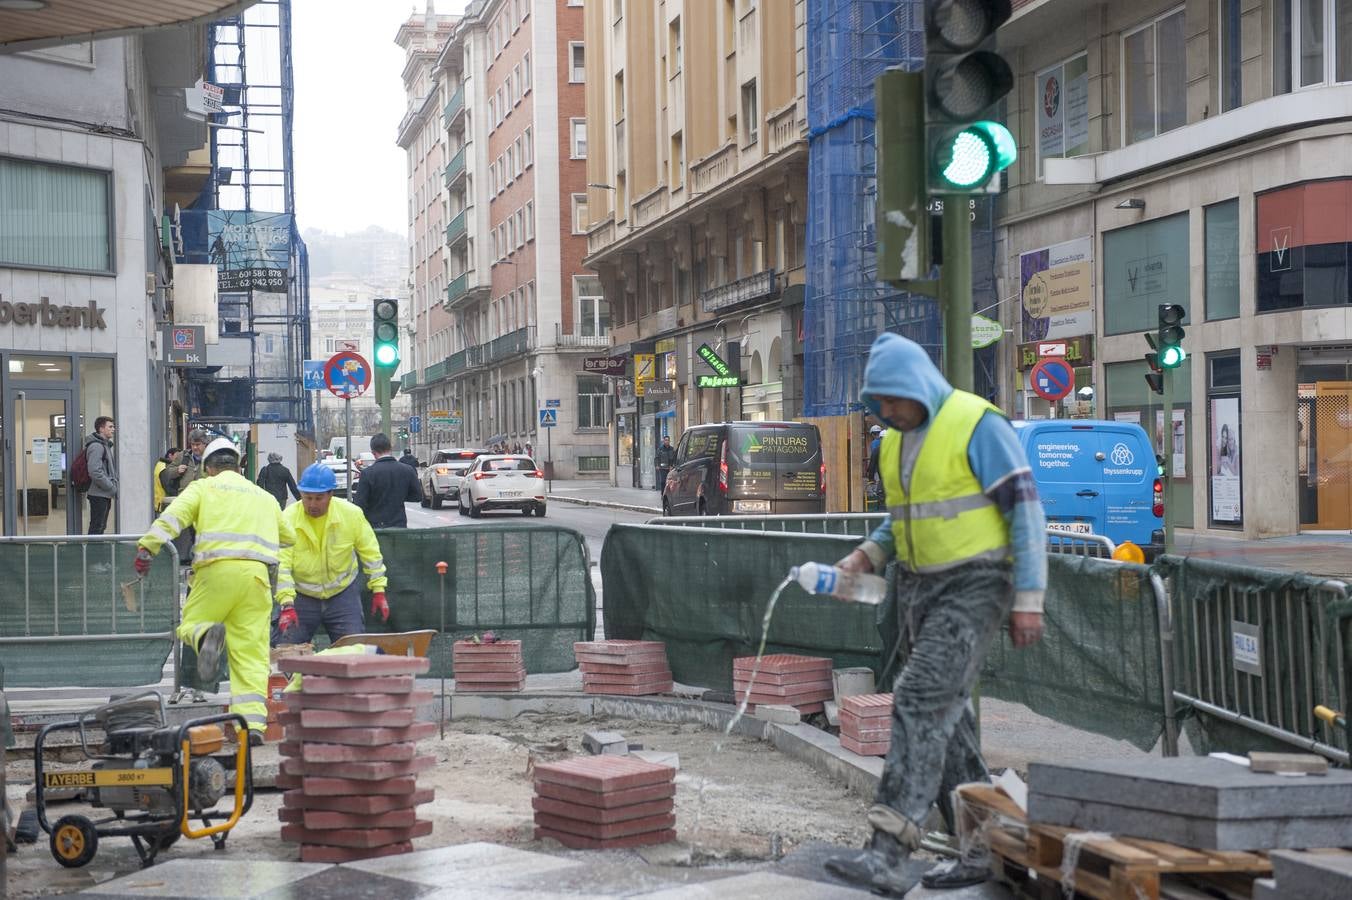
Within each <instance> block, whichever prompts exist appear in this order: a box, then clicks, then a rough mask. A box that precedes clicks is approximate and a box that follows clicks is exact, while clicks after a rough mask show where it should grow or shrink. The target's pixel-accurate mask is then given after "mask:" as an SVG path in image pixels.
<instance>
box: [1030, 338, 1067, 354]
mask: <svg viewBox="0 0 1352 900" xmlns="http://www.w3.org/2000/svg"><path fill="white" fill-rule="evenodd" d="M1037 355H1038V356H1065V355H1066V342H1065V341H1039V342H1038V345H1037Z"/></svg>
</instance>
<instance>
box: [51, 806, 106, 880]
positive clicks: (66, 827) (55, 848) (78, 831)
mask: <svg viewBox="0 0 1352 900" xmlns="http://www.w3.org/2000/svg"><path fill="white" fill-rule="evenodd" d="M51 848H52V856H53V857H54V858H55V859H56V861H57V862H59V863H61V865H63V866H65V867H66V868H67V869H78V868H80V867H81V866H83V865H85V864H86V863H88V862H89V861H90V860H91V859H93V858H94V854H95V853H97V852H98V850H99V834H98V832H97V831H95V830H94V823H93V822H91V821H89V820H88V819H86V818H85V817H84V816H62V817H61V818H59V819H57V820H56V824H55V825H53V826H52V838H51Z"/></svg>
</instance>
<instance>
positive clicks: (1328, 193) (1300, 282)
mask: <svg viewBox="0 0 1352 900" xmlns="http://www.w3.org/2000/svg"><path fill="white" fill-rule="evenodd" d="M1349 203H1352V180H1348V179H1340V180H1335V181H1323V182H1316V183H1310V184H1302V185H1296V186H1294V187H1288V188H1283V189H1281V190H1278V191H1270V192H1268V193H1266V194H1260V195H1259V196H1258V201H1257V222H1256V225H1255V228H1254V231H1255V234H1254V237H1255V241H1256V243H1257V247H1256V248H1255V249H1256V251H1257V255H1258V259H1257V266H1256V268H1257V281H1258V286H1257V306H1258V311H1259V312H1273V311H1276V310H1283V309H1294V308H1298V307H1315V306H1343V305H1345V304H1347V303H1348V302H1349V299H1352V293H1350V290H1352V289H1350V287H1349V261H1348V254H1349V249H1352V222H1349V220H1348V217H1347V209H1348V208H1349V207H1348V206H1347V204H1349Z"/></svg>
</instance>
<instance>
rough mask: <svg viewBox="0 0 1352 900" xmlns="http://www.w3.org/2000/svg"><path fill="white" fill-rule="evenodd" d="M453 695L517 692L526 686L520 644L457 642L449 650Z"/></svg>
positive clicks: (512, 642)
mask: <svg viewBox="0 0 1352 900" xmlns="http://www.w3.org/2000/svg"><path fill="white" fill-rule="evenodd" d="M451 664H452V665H453V666H454V668H455V691H456V693H457V694H458V693H461V692H466V693H481V692H484V691H492V692H502V691H520V690H522V689H524V688H525V686H526V663H525V660H523V659H522V657H521V642H520V641H493V642H492V643H482V644H478V643H475V642H474V641H456V642H455V644H454V645H453V646H452V649H451Z"/></svg>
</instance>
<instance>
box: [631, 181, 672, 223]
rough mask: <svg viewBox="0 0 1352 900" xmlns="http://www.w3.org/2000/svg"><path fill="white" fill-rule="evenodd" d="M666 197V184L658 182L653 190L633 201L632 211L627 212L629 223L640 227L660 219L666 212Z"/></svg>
mask: <svg viewBox="0 0 1352 900" xmlns="http://www.w3.org/2000/svg"><path fill="white" fill-rule="evenodd" d="M668 197H669V194H668V193H667V186H666V185H665V184H659V185H658V186H657V188H656V189H655V190H652V191H649V192H648V194H647V196H644V197H640V198H639V199H638V200H636V201H634V209H633V212H631V213H630V214H629V224H631V225H633V226H634V227H635V228H642V227H643V226H644V225H648V224H651V223H652V222H655V221H657V220H658V219H660V218H661V217H662V216H663V215H664V214H666V211H667V203H668Z"/></svg>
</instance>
